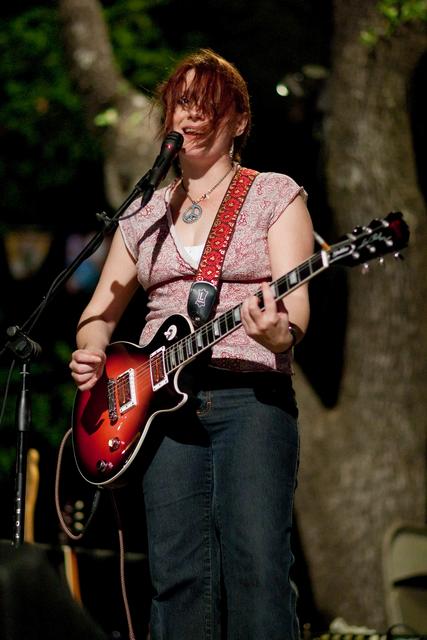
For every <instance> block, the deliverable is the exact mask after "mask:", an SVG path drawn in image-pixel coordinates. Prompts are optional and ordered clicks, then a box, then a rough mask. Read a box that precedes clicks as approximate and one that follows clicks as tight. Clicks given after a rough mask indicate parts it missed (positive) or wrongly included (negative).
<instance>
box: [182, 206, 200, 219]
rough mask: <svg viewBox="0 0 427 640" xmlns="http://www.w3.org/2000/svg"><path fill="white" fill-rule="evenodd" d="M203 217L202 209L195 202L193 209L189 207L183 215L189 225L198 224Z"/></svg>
mask: <svg viewBox="0 0 427 640" xmlns="http://www.w3.org/2000/svg"><path fill="white" fill-rule="evenodd" d="M201 215H202V207H201V206H200V205H199V204H197V203H196V202H193V204H192V205H191V207H189V208H188V209H187V211H184V213H183V214H182V219H183V220H184V222H186V223H187V224H193V222H197V220H198V219H199V218H200V216H201Z"/></svg>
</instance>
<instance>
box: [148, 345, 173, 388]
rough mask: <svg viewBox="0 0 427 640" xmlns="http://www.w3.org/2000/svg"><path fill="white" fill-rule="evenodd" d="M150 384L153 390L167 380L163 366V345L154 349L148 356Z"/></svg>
mask: <svg viewBox="0 0 427 640" xmlns="http://www.w3.org/2000/svg"><path fill="white" fill-rule="evenodd" d="M150 375H151V386H152V387H153V390H154V391H157V389H160V387H163V386H164V385H165V384H167V383H168V382H169V378H168V376H167V373H166V366H165V347H160V349H156V351H153V353H152V354H151V356H150Z"/></svg>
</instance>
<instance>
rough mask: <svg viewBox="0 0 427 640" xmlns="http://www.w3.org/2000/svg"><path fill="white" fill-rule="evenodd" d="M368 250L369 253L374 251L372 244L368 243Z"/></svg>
mask: <svg viewBox="0 0 427 640" xmlns="http://www.w3.org/2000/svg"><path fill="white" fill-rule="evenodd" d="M368 251H369V253H376V248H375V247H374V245H372V244H370V245H369V246H368Z"/></svg>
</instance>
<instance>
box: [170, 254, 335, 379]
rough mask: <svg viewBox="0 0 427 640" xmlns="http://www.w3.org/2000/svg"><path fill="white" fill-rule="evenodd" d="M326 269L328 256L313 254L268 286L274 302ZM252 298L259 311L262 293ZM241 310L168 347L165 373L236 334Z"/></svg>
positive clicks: (204, 326) (233, 309)
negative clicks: (254, 299)
mask: <svg viewBox="0 0 427 640" xmlns="http://www.w3.org/2000/svg"><path fill="white" fill-rule="evenodd" d="M328 266H329V260H328V256H327V253H326V252H325V251H319V252H317V253H315V254H314V255H312V256H311V257H310V258H309V259H308V260H306V261H305V262H303V263H302V264H300V265H298V267H296V268H295V269H293V270H292V271H290V272H289V273H287V274H285V275H284V276H281V277H280V278H278V279H277V280H274V281H273V282H272V283H271V284H270V288H271V290H272V292H273V295H274V298H275V300H276V301H277V300H280V299H281V298H283V297H284V296H285V295H287V294H288V293H290V292H291V291H293V290H294V289H297V288H298V287H299V286H301V285H302V284H304V283H305V282H307V281H308V280H310V279H311V278H313V277H314V276H315V275H317V274H318V273H320V272H321V271H323V270H324V269H326V268H327V267H328ZM255 295H256V296H257V297H258V298H259V300H260V308H261V309H263V308H264V301H263V296H262V292H261V291H257V292H256V293H255ZM241 307H242V304H238V305H236V306H235V307H233V308H232V309H229V310H228V311H225V312H224V313H222V314H221V315H219V316H218V317H217V318H214V319H213V320H209V321H208V322H206V323H205V324H204V325H203V326H201V327H199V328H198V329H196V330H195V331H194V332H193V333H190V334H189V335H188V336H185V338H182V339H181V340H178V341H177V342H176V343H174V344H173V345H171V346H170V347H168V348H167V349H166V351H165V354H164V358H165V365H166V370H167V373H171V372H173V371H174V370H175V369H177V368H178V367H180V366H182V365H184V364H186V363H187V362H189V361H190V360H193V359H194V358H195V357H196V356H198V355H199V354H200V353H202V352H203V351H205V350H206V349H209V348H210V347H211V346H213V345H214V344H216V343H217V342H219V341H220V340H222V339H223V338H225V336H227V335H229V334H230V333H232V332H233V331H236V329H238V328H239V327H240V326H241V324H242V320H241V317H240V310H241Z"/></svg>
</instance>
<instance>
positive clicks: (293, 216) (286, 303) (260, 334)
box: [242, 196, 313, 353]
mask: <svg viewBox="0 0 427 640" xmlns="http://www.w3.org/2000/svg"><path fill="white" fill-rule="evenodd" d="M268 248H269V256H270V263H271V270H272V277H273V280H275V279H277V278H279V277H280V276H282V275H284V274H285V273H288V272H289V271H291V270H292V269H294V268H295V267H296V266H297V265H299V264H301V263H302V262H304V260H306V259H307V258H309V257H310V256H311V254H312V252H313V229H312V224H311V219H310V215H309V213H308V210H307V207H306V205H305V203H304V201H303V199H302V198H301V197H300V196H298V197H297V198H295V200H294V201H293V202H292V203H291V204H290V205H289V206H288V207H287V209H286V211H285V212H284V213H283V214H282V215H281V216H280V218H279V219H278V220H277V221H276V222H275V223H274V225H273V226H272V227H271V228H270V231H269V234H268ZM262 290H263V296H264V302H265V310H264V311H261V309H260V308H259V305H258V298H257V297H256V296H251V297H249V298H247V300H245V301H244V303H243V306H242V322H243V326H244V328H245V330H246V333H247V334H248V335H249V336H251V337H252V338H253V339H254V340H256V341H257V342H259V343H260V344H262V345H263V346H265V347H266V348H267V349H270V351H273V353H280V352H281V351H285V350H286V349H288V348H290V346H291V345H292V342H293V336H292V334H291V333H290V331H289V323H292V325H293V327H294V330H295V333H296V340H297V342H299V341H300V340H301V339H302V338H303V336H304V334H305V331H306V329H307V326H308V321H309V317H310V307H309V299H308V285H307V284H305V285H302V286H301V287H299V288H298V289H295V291H293V292H292V293H290V294H288V295H287V296H286V297H285V298H284V299H283V300H282V301H281V302H279V303H278V304H276V302H275V301H274V297H273V294H272V293H271V290H270V288H269V286H268V285H267V284H266V283H264V284H263V287H262Z"/></svg>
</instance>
